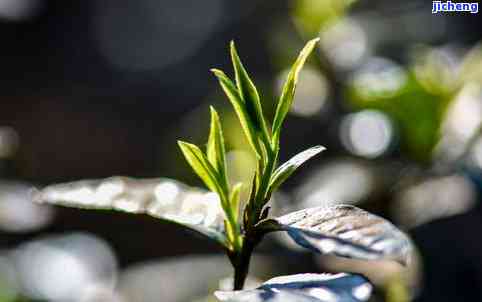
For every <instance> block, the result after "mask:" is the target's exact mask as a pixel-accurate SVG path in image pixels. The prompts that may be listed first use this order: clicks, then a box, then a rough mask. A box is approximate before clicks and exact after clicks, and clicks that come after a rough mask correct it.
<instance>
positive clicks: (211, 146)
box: [207, 107, 228, 186]
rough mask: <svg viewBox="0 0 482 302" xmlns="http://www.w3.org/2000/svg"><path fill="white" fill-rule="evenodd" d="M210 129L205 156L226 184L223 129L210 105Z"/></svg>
mask: <svg viewBox="0 0 482 302" xmlns="http://www.w3.org/2000/svg"><path fill="white" fill-rule="evenodd" d="M210 110H211V129H210V132H209V139H208V145H207V156H208V160H209V162H210V163H211V165H212V166H213V167H214V169H216V171H217V172H218V174H219V177H220V179H221V181H222V182H223V184H224V185H226V186H227V183H228V181H227V175H226V150H225V148H224V138H223V131H222V129H221V122H220V120H219V115H218V113H217V112H216V110H215V109H214V108H213V107H211V108H210Z"/></svg>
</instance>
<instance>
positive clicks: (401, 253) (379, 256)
mask: <svg viewBox="0 0 482 302" xmlns="http://www.w3.org/2000/svg"><path fill="white" fill-rule="evenodd" d="M258 227H259V229H260V230H262V229H264V230H265V231H286V232H288V235H289V236H290V237H291V238H292V239H293V240H294V241H295V242H296V243H298V244H299V245H301V246H303V247H305V248H308V249H310V250H312V251H314V252H317V253H322V254H334V255H337V256H341V257H347V258H355V259H363V260H392V261H396V262H398V263H400V264H402V265H408V264H409V263H410V259H411V256H412V244H411V242H410V240H409V239H408V237H407V236H406V235H405V234H404V233H402V232H401V231H400V230H398V229H397V228H396V227H395V226H394V225H393V224H391V223H390V222H388V221H387V220H385V219H383V218H381V217H378V216H376V215H374V214H371V213H368V212H366V211H364V210H361V209H359V208H357V207H354V206H349V205H336V206H330V207H317V208H310V209H304V210H300V211H296V212H293V213H290V214H287V215H285V216H281V217H278V218H275V219H270V220H267V221H264V222H262V223H261V224H260V225H259V226H258Z"/></svg>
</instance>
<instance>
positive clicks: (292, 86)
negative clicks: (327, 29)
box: [272, 39, 319, 144]
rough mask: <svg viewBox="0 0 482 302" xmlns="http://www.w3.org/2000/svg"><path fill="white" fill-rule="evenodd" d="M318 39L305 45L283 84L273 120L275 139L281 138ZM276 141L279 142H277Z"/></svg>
mask: <svg viewBox="0 0 482 302" xmlns="http://www.w3.org/2000/svg"><path fill="white" fill-rule="evenodd" d="M318 40H319V39H313V40H311V41H309V42H308V43H307V44H306V45H305V47H304V48H303V49H302V50H301V52H300V54H299V56H298V58H297V59H296V61H295V63H294V64H293V66H292V67H291V70H290V72H289V73H288V77H287V79H286V82H285V84H284V86H283V90H282V92H281V96H280V99H279V102H278V106H277V107H276V113H275V117H274V120H273V126H272V132H273V137H274V138H275V139H279V132H280V131H281V125H282V124H283V121H284V119H285V117H286V115H287V114H288V112H289V110H290V108H291V104H292V103H293V98H294V96H295V91H296V83H297V82H298V76H299V73H300V71H301V68H303V65H304V64H305V61H306V59H307V58H308V56H309V54H310V53H311V52H312V51H313V48H315V45H316V43H317V42H318ZM275 143H276V144H277V142H275Z"/></svg>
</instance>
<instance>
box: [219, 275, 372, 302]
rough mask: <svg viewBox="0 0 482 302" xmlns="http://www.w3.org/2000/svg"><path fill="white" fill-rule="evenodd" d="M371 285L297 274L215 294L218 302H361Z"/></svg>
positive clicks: (354, 278) (362, 280)
mask: <svg viewBox="0 0 482 302" xmlns="http://www.w3.org/2000/svg"><path fill="white" fill-rule="evenodd" d="M371 291H372V285H371V284H370V283H369V282H368V281H367V280H366V279H365V278H363V277H362V276H359V275H351V274H337V275H328V274H298V275H290V276H282V277H276V278H273V279H270V280H268V281H267V282H265V283H263V284H262V285H261V286H260V287H258V288H256V289H252V290H241V291H217V292H216V293H215V295H216V297H217V298H218V299H219V300H220V301H231V302H285V301H294V302H305V301H306V302H362V301H367V300H368V299H369V298H370V296H371Z"/></svg>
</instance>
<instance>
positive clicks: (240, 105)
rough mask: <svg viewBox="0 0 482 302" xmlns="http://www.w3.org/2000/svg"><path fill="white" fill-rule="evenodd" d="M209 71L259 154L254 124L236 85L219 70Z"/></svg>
mask: <svg viewBox="0 0 482 302" xmlns="http://www.w3.org/2000/svg"><path fill="white" fill-rule="evenodd" d="M211 71H212V72H213V73H214V75H215V76H216V77H217V78H218V80H219V83H220V85H221V87H222V88H223V90H224V93H225V94H226V96H227V97H228V99H229V101H230V102H231V104H232V105H233V107H234V111H235V112H236V115H237V116H238V119H239V122H240V123H241V127H242V128H243V131H244V134H245V135H246V138H247V139H248V142H249V144H250V145H251V147H252V148H253V150H254V151H255V152H256V154H257V155H258V156H261V150H260V147H259V143H258V139H257V135H256V129H255V124H254V122H253V120H252V119H251V117H250V115H249V114H248V112H247V111H246V108H245V104H244V101H243V99H242V97H241V96H240V94H239V92H238V90H237V88H236V86H235V85H234V83H233V82H232V81H231V80H230V79H229V78H228V77H227V76H226V74H224V72H222V71H221V70H218V69H211Z"/></svg>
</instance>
